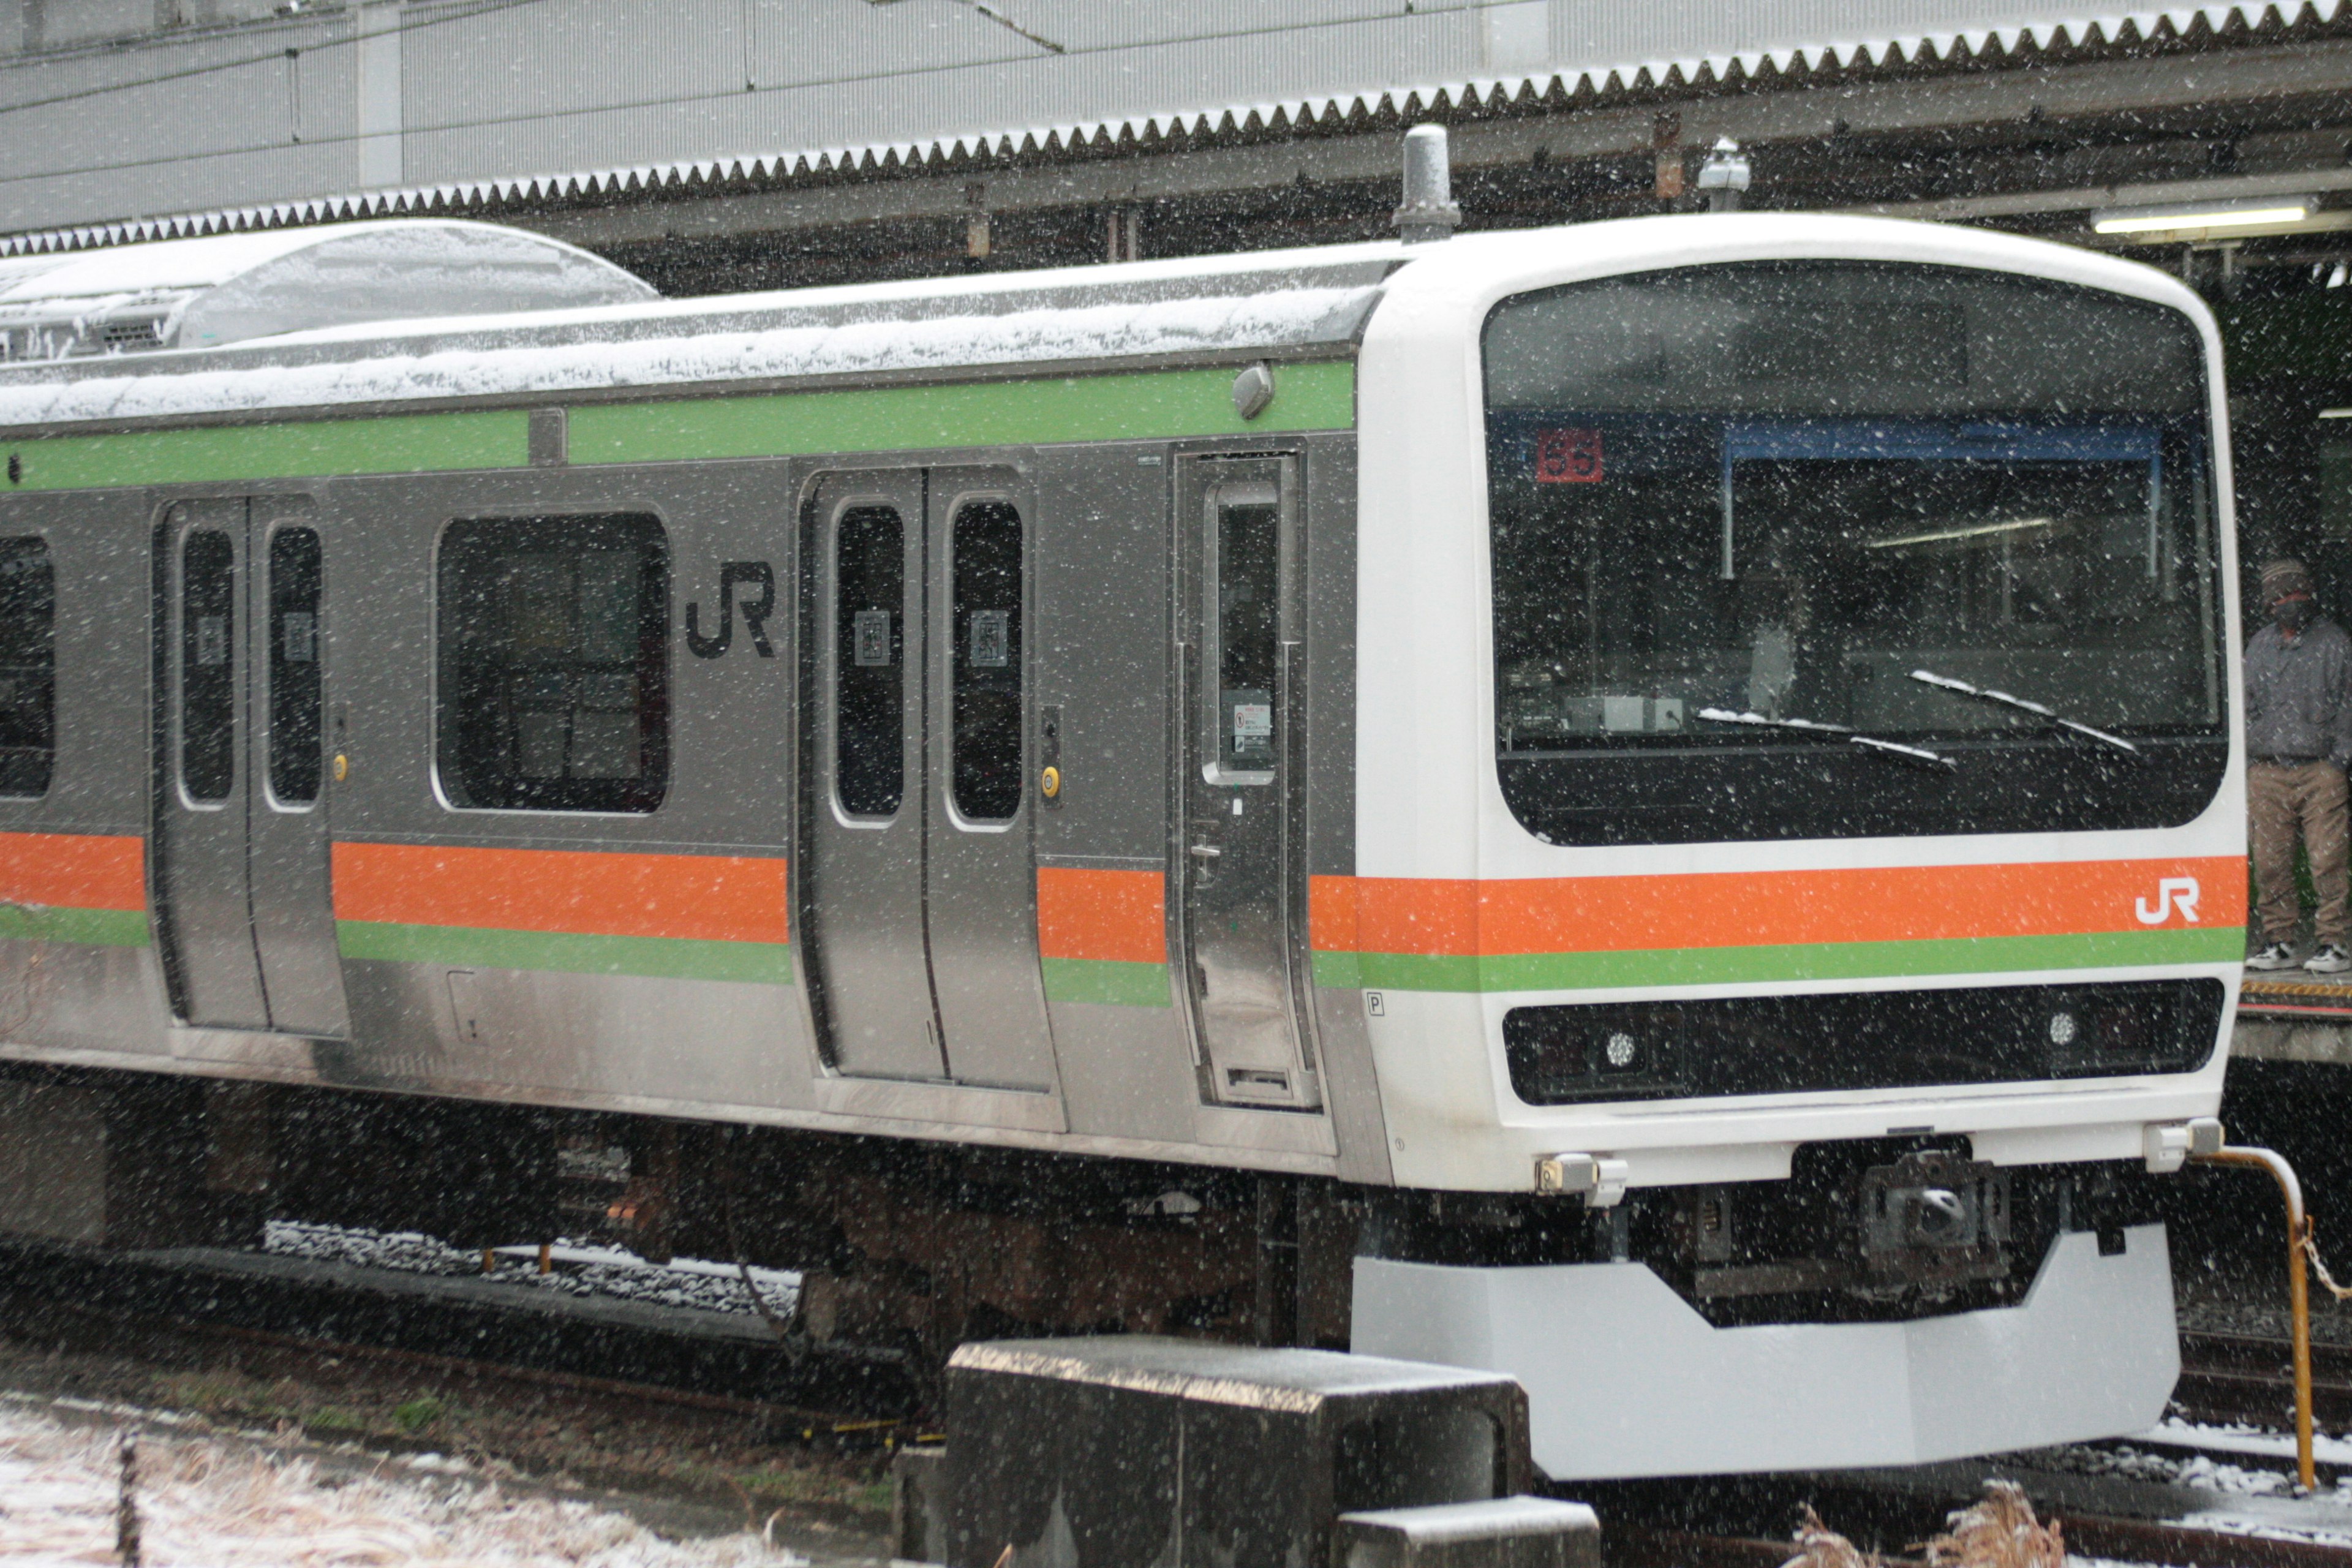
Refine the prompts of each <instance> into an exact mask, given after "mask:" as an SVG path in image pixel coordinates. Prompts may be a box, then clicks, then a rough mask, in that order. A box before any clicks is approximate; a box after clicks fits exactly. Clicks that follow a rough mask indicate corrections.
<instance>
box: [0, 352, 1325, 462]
mask: <svg viewBox="0 0 2352 1568" xmlns="http://www.w3.org/2000/svg"><path fill="white" fill-rule="evenodd" d="M1276 388H1277V390H1276V394H1275V399H1274V402H1273V403H1272V404H1271V405H1268V406H1267V408H1266V410H1265V413H1263V414H1261V415H1259V416H1258V417H1257V418H1256V419H1255V420H1252V421H1248V422H1244V420H1243V419H1242V417H1241V416H1240V415H1238V414H1236V413H1235V412H1234V401H1233V373H1232V372H1231V371H1230V370H1223V369H1212V370H1174V371H1146V372H1138V373H1134V374H1118V375H1087V376H1056V377H1054V378H1051V379H1046V380H1030V381H988V382H965V383H959V384H949V385H938V386H888V387H867V388H858V389H853V390H845V391H840V392H796V393H779V394H775V395H759V396H735V397H694V398H675V399H667V400H663V401H659V402H648V403H603V404H591V405H585V406H582V407H576V408H573V409H572V415H571V427H570V434H569V447H570V452H571V458H572V461H573V462H574V463H581V464H594V463H657V462H684V461H693V460H709V459H712V458H761V457H813V456H822V455H824V454H828V453H835V452H840V453H864V452H891V451H917V450H922V449H927V448H936V447H992V446H1040V445H1045V444H1050V443H1054V442H1061V441H1118V440H1176V439H1181V438H1187V437H1202V436H1237V435H1243V434H1248V435H1267V434H1275V433H1278V432H1282V431H1291V430H1337V429H1346V428H1348V427H1349V426H1353V425H1354V424H1355V420H1356V409H1355V398H1356V370H1355V366H1354V365H1352V364H1349V363H1317V364H1294V365H1284V366H1281V367H1279V368H1278V369H1277V370H1276ZM550 401H551V402H560V401H561V398H560V397H558V398H551V399H550ZM529 448H530V416H529V414H527V413H526V412H524V411H523V410H520V409H511V408H507V409H485V410H481V411H478V412H473V413H451V414H379V415H371V416H367V417H365V418H357V419H335V418H320V419H303V420H295V421H287V422H283V423H272V424H264V425H219V426H205V427H203V428H201V429H193V430H190V429H182V430H131V431H122V432H118V433H116V434H113V435H106V436H48V437H38V438H36V439H30V440H26V441H21V442H12V443H8V444H7V448H6V449H7V450H8V452H9V453H10V455H11V456H13V457H16V458H18V459H19V460H20V473H19V479H18V486H17V488H19V489H33V490H61V489H102V488H105V487H108V486H118V485H162V484H209V483H217V482H225V481H234V480H240V479H322V478H332V477H335V476H338V475H348V474H408V473H425V472H433V471H436V470H457V469H468V468H522V467H525V466H526V465H527V463H528V461H529Z"/></svg>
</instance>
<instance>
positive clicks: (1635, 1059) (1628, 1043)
mask: <svg viewBox="0 0 2352 1568" xmlns="http://www.w3.org/2000/svg"><path fill="white" fill-rule="evenodd" d="M1601 1060H1602V1062H1604V1063H1605V1064H1607V1066H1608V1068H1609V1070H1610V1071H1611V1072H1630V1071H1631V1070H1633V1068H1637V1067H1639V1066H1641V1065H1642V1042H1641V1041H1639V1040H1637V1039H1635V1038H1634V1037H1633V1036H1631V1035H1629V1034H1627V1033H1626V1032H1625V1031H1624V1030H1622V1029H1618V1030H1614V1031H1612V1033H1611V1034H1610V1036H1609V1037H1608V1038H1607V1039H1606V1040H1603V1041H1602V1042H1601Z"/></svg>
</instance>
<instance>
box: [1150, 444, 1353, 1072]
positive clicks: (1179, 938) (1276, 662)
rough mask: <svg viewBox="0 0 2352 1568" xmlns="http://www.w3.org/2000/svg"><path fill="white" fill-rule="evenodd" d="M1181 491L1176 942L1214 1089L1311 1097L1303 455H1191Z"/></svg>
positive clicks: (1173, 906)
mask: <svg viewBox="0 0 2352 1568" xmlns="http://www.w3.org/2000/svg"><path fill="white" fill-rule="evenodd" d="M1179 497H1180V500H1179V503H1178V527H1177V552H1178V563H1179V564H1178V581H1179V584H1180V588H1179V594H1178V612H1177V615H1178V619H1177V627H1176V635H1175V637H1174V638H1173V639H1172V646H1173V650H1174V654H1175V675H1174V682H1175V684H1174V692H1175V703H1174V708H1175V721H1174V730H1175V732H1176V746H1177V755H1178V757H1179V759H1180V761H1179V763H1178V766H1177V767H1176V769H1175V771H1174V774H1173V779H1172V782H1173V784H1174V786H1175V801H1174V805H1173V807H1172V809H1171V817H1172V819H1173V820H1174V822H1175V823H1176V825H1177V841H1176V844H1175V847H1174V848H1175V852H1174V853H1173V854H1172V855H1171V857H1170V860H1169V864H1170V866H1171V878H1172V880H1173V882H1174V884H1175V885H1174V887H1173V889H1171V893H1172V896H1171V899H1170V900H1169V908H1170V911H1171V917H1172V923H1173V927H1174V931H1173V939H1172V943H1171V945H1172V948H1173V950H1174V951H1175V952H1179V953H1181V955H1182V964H1183V974H1184V984H1183V987H1182V991H1183V994H1184V997H1185V999H1186V1003H1187V1010H1188V1011H1189V1012H1190V1014H1191V1016H1192V1028H1193V1034H1194V1037H1195V1039H1196V1041H1197V1042H1198V1046H1199V1049H1200V1053H1201V1059H1202V1077H1203V1079H1204V1080H1205V1081H1204V1084H1203V1088H1204V1090H1205V1092H1206V1093H1207V1094H1208V1095H1210V1096H1211V1097H1212V1098H1213V1099H1216V1100H1222V1101H1224V1102H1227V1103H1234V1104H1257V1105H1272V1106H1287V1107H1299V1108H1306V1109H1312V1108H1313V1107H1314V1106H1316V1105H1317V1104H1318V1102H1319V1100H1320V1095H1319V1093H1318V1089H1317V1087H1316V1072H1315V1065H1314V1061H1313V1058H1312V1054H1311V1053H1310V1052H1309V1051H1308V1050H1307V1031H1306V1028H1305V1019H1306V1015H1307V1008H1306V1005H1305V1002H1306V989H1307V988H1306V985H1305V984H1304V980H1305V974H1304V971H1305V968H1306V952H1305V944H1304V942H1303V941H1301V940H1300V939H1301V938H1302V937H1303V935H1304V922H1303V921H1302V919H1301V916H1302V914H1303V912H1304V910H1305V909H1306V904H1307V899H1306V892H1307V889H1306V876H1305V872H1306V862H1305V857H1304V855H1303V853H1302V851H1303V849H1304V844H1303V836H1302V834H1301V832H1300V824H1299V817H1300V808H1301V805H1302V804H1303V791H1302V790H1301V789H1300V787H1299V779H1298V773H1299V767H1298V763H1297V752H1296V747H1297V741H1298V737H1299V731H1300V729H1301V725H1300V722H1299V716H1298V714H1297V698H1298V692H1297V684H1298V679H1299V678H1298V676H1297V673H1296V670H1297V667H1298V666H1299V665H1300V664H1301V663H1302V659H1301V657H1300V654H1301V646H1302V643H1303V640H1304V638H1303V632H1304V626H1303V621H1304V616H1303V615H1302V613H1301V608H1300V601H1301V598H1302V594H1301V589H1300V584H1299V582H1298V578H1299V555H1300V552H1299V549H1298V531H1299V518H1298V510H1299V496H1298V479H1297V462H1296V460H1295V459H1294V458H1287V457H1279V458H1218V457H1213V456H1205V455H1202V456H1194V457H1191V458H1186V459H1185V461H1184V463H1183V465H1182V467H1181V469H1180V485H1179Z"/></svg>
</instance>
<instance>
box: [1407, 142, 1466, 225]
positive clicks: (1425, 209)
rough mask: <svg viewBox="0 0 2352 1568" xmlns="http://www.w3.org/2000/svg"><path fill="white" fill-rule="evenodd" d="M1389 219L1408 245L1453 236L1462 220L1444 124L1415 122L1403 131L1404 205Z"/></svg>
mask: <svg viewBox="0 0 2352 1568" xmlns="http://www.w3.org/2000/svg"><path fill="white" fill-rule="evenodd" d="M1389 221H1390V222H1391V223H1393V224H1394V225H1396V231H1397V237H1398V238H1400V239H1402V240H1403V241H1404V242H1405V243H1406V244H1407V245H1419V244H1422V243H1423V241H1426V240H1432V239H1447V238H1450V237H1452V236H1453V234H1454V228H1455V226H1458V225H1459V224H1460V223H1461V222H1462V209H1461V208H1460V207H1458V206H1455V205H1454V170H1453V164H1452V161H1451V159H1449V158H1448V156H1447V154H1446V150H1445V127H1444V126H1443V125H1416V126H1414V127H1413V128H1412V130H1410V131H1408V132H1405V133H1404V205H1402V206H1401V207H1399V208H1397V210H1396V216H1394V217H1392V218H1391V219H1390V220H1389Z"/></svg>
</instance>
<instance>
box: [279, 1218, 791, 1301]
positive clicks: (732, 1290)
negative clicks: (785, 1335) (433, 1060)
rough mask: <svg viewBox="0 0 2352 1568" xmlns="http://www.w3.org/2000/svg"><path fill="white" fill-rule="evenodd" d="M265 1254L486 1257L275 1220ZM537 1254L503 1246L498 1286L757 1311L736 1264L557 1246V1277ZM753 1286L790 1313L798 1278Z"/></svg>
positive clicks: (453, 1266)
mask: <svg viewBox="0 0 2352 1568" xmlns="http://www.w3.org/2000/svg"><path fill="white" fill-rule="evenodd" d="M262 1250H263V1251H265V1252H269V1253H274V1254H277V1255H278V1256H280V1257H285V1258H311V1259H315V1260H318V1261H321V1262H333V1263H356V1264H361V1265H363V1266H364V1267H367V1268H396V1269H400V1270H402V1271H404V1272H406V1273H412V1274H467V1275H474V1276H476V1277H479V1276H480V1275H481V1271H482V1255H481V1254H480V1253H478V1252H468V1251H465V1250H463V1249H461V1248H458V1247H451V1246H449V1245H448V1244H447V1243H446V1242H443V1241H436V1239H434V1238H433V1237H429V1236H419V1235H417V1234H415V1232H413V1231H376V1230H359V1229H353V1228H349V1227H345V1226H331V1225H302V1224H298V1223H295V1222H293V1221H290V1220H271V1221H270V1222H269V1226H268V1233H267V1235H266V1236H265V1237H264V1239H263V1242H262ZM538 1257H539V1249H538V1248H537V1247H500V1248H499V1271H498V1273H497V1274H496V1275H495V1276H494V1278H495V1279H498V1281H499V1283H501V1284H511V1285H522V1286H528V1287H530V1288H532V1289H542V1290H560V1291H562V1292H563V1293H564V1294H566V1295H572V1296H616V1297H620V1298H623V1299H625V1300H632V1301H645V1302H648V1303H650V1304H652V1305H655V1306H659V1307H695V1308H699V1309H700V1310H703V1311H706V1312H744V1313H749V1312H751V1311H754V1310H756V1309H755V1308H754V1307H753V1306H752V1304H751V1297H750V1296H749V1295H747V1294H746V1293H745V1291H744V1289H743V1275H742V1271H741V1270H740V1269H738V1268H736V1267H735V1265H733V1264H732V1263H714V1262H711V1261H709V1260H708V1259H704V1258H676V1259H673V1260H672V1261H670V1262H669V1263H667V1264H654V1263H647V1262H646V1260H645V1259H643V1258H638V1257H636V1256H635V1255H634V1254H632V1253H628V1252H624V1251H622V1250H621V1249H620V1248H618V1247H579V1246H574V1245H572V1243H570V1242H568V1241H562V1242H558V1243H557V1244H556V1247H555V1253H554V1258H553V1261H554V1263H555V1265H556V1269H555V1272H553V1273H551V1274H541V1273H540V1272H539V1266H538ZM751 1281H752V1283H753V1284H755V1285H757V1286H758V1287H759V1289H760V1295H761V1300H764V1301H765V1302H766V1303H767V1308H768V1310H769V1311H771V1312H772V1313H774V1314H776V1315H777V1316H779V1317H788V1316H790V1315H791V1313H792V1310H793V1304H794V1302H795V1300H797V1298H798V1296H799V1294H800V1276H799V1275H797V1274H793V1273H789V1272H786V1271H784V1270H781V1269H774V1268H754V1269H752V1270H751Z"/></svg>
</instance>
